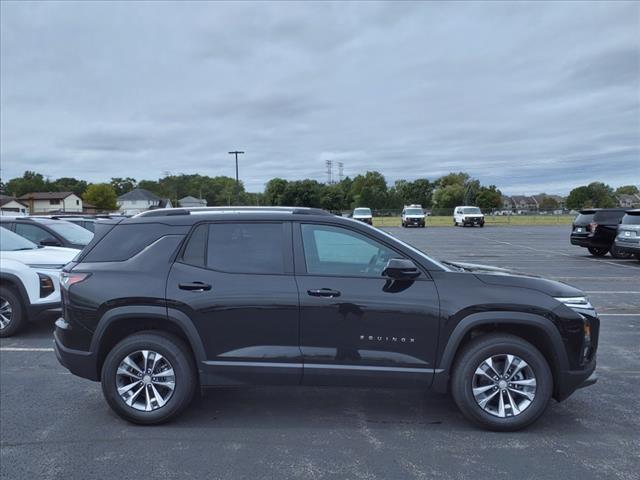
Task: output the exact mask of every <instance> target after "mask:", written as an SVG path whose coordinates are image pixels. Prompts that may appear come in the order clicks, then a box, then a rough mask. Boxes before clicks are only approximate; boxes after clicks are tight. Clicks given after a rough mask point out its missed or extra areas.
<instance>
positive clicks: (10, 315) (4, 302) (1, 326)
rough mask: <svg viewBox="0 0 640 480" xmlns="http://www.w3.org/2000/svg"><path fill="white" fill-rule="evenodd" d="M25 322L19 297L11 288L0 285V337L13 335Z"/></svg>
mask: <svg viewBox="0 0 640 480" xmlns="http://www.w3.org/2000/svg"><path fill="white" fill-rule="evenodd" d="M26 322H27V319H26V316H25V314H24V309H23V308H22V302H21V301H20V297H18V295H17V294H16V293H15V292H14V290H13V289H11V288H7V287H0V338H2V337H10V336H12V335H15V334H16V333H18V331H20V329H21V328H22V327H24V324H25V323H26Z"/></svg>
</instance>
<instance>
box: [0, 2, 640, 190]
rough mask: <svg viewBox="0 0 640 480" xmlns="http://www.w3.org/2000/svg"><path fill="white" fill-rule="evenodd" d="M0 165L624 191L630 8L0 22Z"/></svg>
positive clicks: (319, 9) (212, 12)
mask: <svg viewBox="0 0 640 480" xmlns="http://www.w3.org/2000/svg"><path fill="white" fill-rule="evenodd" d="M0 9H1V11H0V28H1V32H0V34H1V37H0V40H1V43H0V48H1V51H0V53H1V57H0V60H1V65H0V67H1V68H0V82H1V83H0V101H1V105H0V106H1V108H0V160H1V168H2V171H1V174H2V178H3V179H4V180H5V181H6V180H7V179H9V178H12V177H14V176H18V175H21V174H22V172H23V171H24V170H26V169H30V170H36V171H39V172H41V173H43V174H45V175H50V176H51V177H52V178H56V177H60V176H75V177H78V178H85V179H88V180H91V181H108V180H109V178H110V177H113V176H132V177H135V178H137V179H142V178H147V179H156V178H159V177H161V176H163V172H165V171H170V172H172V173H174V174H176V173H201V174H206V175H212V176H214V175H229V176H233V175H234V167H233V162H232V158H231V157H230V156H229V155H228V154H227V151H229V150H234V149H240V150H245V151H246V154H245V155H244V156H243V157H242V158H241V165H240V176H241V179H242V180H243V181H244V182H245V185H246V186H247V188H248V189H249V190H250V191H261V190H262V188H263V186H264V183H265V181H267V180H268V179H269V178H271V177H274V176H280V177H284V178H287V179H297V178H304V177H309V178H315V179H317V180H321V181H322V180H324V179H325V173H324V168H325V167H324V161H325V160H327V159H331V160H334V161H336V162H337V161H342V162H344V171H345V174H347V175H351V176H353V175H355V174H358V173H360V172H363V171H365V170H367V169H370V170H372V169H375V170H379V171H381V172H382V173H383V174H384V175H385V176H386V178H387V180H388V181H389V182H393V181H394V180H396V179H398V178H408V179H413V178H417V177H428V178H435V177H438V176H440V175H442V174H444V173H447V172H449V171H460V170H463V171H467V172H469V173H471V174H472V175H473V176H476V177H478V178H479V179H480V180H481V181H482V182H483V183H495V184H496V185H498V186H499V187H500V188H501V189H502V190H503V191H504V192H505V193H511V194H515V193H537V192H539V191H547V192H549V193H566V192H567V191H568V190H569V189H570V188H571V187H572V186H575V185H577V184H581V183H586V182H590V181H594V180H602V181H605V182H608V183H610V184H612V185H613V186H617V185H620V184H628V183H636V184H638V183H640V3H637V2H636V3H634V2H630V3H625V2H603V3H578V2H568V3H560V2H539V3H535V4H533V3H531V4H525V3H502V2H496V3H479V2H472V3H446V4H445V3H442V4H441V3H434V2H426V3H418V2H410V3H399V2H395V3H393V4H386V3H355V2H353V3H349V4H338V3H305V4H294V3H289V2H286V3H276V2H260V3H234V4H231V3H229V4H227V3H204V2H197V3H180V4H173V3H168V2H162V3H151V2H145V3H137V4H131V3H124V2H106V3H98V2H85V3H54V2H43V3H35V4H33V3H26V2H7V1H3V2H2V3H1V6H0Z"/></svg>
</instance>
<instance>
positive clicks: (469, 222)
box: [462, 218, 484, 225]
mask: <svg viewBox="0 0 640 480" xmlns="http://www.w3.org/2000/svg"><path fill="white" fill-rule="evenodd" d="M462 224H463V225H484V218H466V219H464V220H462Z"/></svg>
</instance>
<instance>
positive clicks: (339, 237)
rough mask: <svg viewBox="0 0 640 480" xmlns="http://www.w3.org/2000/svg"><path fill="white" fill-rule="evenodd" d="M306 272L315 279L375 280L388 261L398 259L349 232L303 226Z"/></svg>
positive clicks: (368, 239)
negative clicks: (342, 277) (334, 277)
mask: <svg viewBox="0 0 640 480" xmlns="http://www.w3.org/2000/svg"><path fill="white" fill-rule="evenodd" d="M301 227H302V241H303V244H304V256H305V261H306V265H307V272H308V273H311V274H318V275H353V276H361V277H378V276H380V275H382V271H383V270H384V268H385V266H386V264H387V261H388V260H389V259H390V258H401V257H402V255H399V254H397V253H396V252H394V251H393V250H391V249H389V248H387V247H386V246H384V245H382V244H381V243H378V242H376V241H375V240H372V239H370V238H369V237H366V236H364V235H361V234H359V233H357V232H354V231H352V230H348V229H346V228H341V227H330V226H325V225H311V224H303V225H301Z"/></svg>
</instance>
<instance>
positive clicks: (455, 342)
mask: <svg viewBox="0 0 640 480" xmlns="http://www.w3.org/2000/svg"><path fill="white" fill-rule="evenodd" d="M496 323H497V324H501V323H502V324H512V325H513V324H519V325H528V326H532V327H536V328H538V329H540V330H541V331H543V332H544V334H545V335H546V336H547V338H548V339H549V341H550V342H551V346H552V348H553V352H554V355H555V360H556V362H557V367H558V370H567V369H568V368H569V359H568V358H567V352H566V351H565V349H564V343H563V342H562V337H561V336H560V332H559V331H558V329H557V328H556V327H555V325H554V324H553V323H552V322H551V321H550V320H549V319H547V318H545V317H542V316H540V315H535V314H532V313H525V312H503V311H498V312H480V313H473V314H471V315H469V316H467V317H465V318H463V319H462V320H461V321H460V322H459V323H458V325H456V327H455V328H454V329H453V332H451V335H450V337H449V340H448V341H447V344H446V345H445V347H444V351H443V352H442V356H441V357H440V361H439V364H438V369H437V370H436V373H437V375H435V376H434V380H433V384H432V388H433V389H434V390H436V391H438V392H443V393H444V392H446V391H447V388H448V383H449V373H450V370H451V366H452V364H453V360H454V358H455V355H456V353H457V351H458V347H459V346H460V343H461V342H462V339H463V338H464V336H465V335H466V334H467V333H468V332H469V331H470V330H471V329H472V328H474V327H478V326H480V325H487V324H496Z"/></svg>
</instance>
